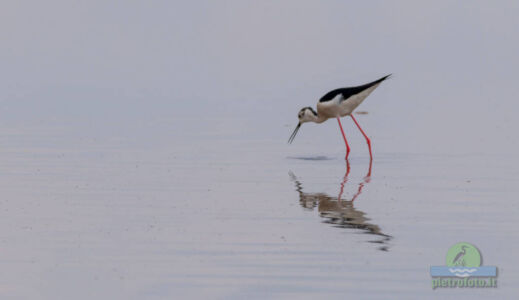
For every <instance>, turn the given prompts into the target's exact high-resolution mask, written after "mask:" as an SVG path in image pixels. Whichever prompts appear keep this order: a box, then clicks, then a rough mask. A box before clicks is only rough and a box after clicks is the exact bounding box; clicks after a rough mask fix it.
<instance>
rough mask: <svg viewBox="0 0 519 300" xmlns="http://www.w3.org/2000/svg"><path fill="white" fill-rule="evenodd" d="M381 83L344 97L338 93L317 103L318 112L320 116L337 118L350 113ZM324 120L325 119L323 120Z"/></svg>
mask: <svg viewBox="0 0 519 300" xmlns="http://www.w3.org/2000/svg"><path fill="white" fill-rule="evenodd" d="M379 85H380V83H379V84H376V85H374V86H372V87H370V88H368V89H365V90H364V91H362V92H360V93H358V94H356V95H353V96H351V97H349V98H348V99H344V98H343V97H342V95H341V94H339V95H337V96H336V97H335V98H333V99H332V100H330V101H326V102H319V103H317V114H318V115H319V118H320V119H321V118H326V119H330V118H337V117H344V116H348V115H350V114H351V113H352V112H353V110H355V108H357V106H359V105H360V104H361V103H362V101H364V99H366V97H368V96H369V94H371V92H372V91H373V90H374V89H376V88H377V87H378V86H379ZM323 121H324V120H323Z"/></svg>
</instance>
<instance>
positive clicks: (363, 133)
mask: <svg viewBox="0 0 519 300" xmlns="http://www.w3.org/2000/svg"><path fill="white" fill-rule="evenodd" d="M350 117H351V119H352V120H353V122H355V125H357V127H358V128H359V130H360V132H361V133H362V135H363V136H364V137H365V138H366V143H368V148H369V157H370V158H371V159H373V154H372V153H371V141H370V139H369V137H368V136H367V135H366V133H365V132H364V130H362V128H360V125H359V123H358V122H357V120H355V117H354V116H353V114H351V115H350Z"/></svg>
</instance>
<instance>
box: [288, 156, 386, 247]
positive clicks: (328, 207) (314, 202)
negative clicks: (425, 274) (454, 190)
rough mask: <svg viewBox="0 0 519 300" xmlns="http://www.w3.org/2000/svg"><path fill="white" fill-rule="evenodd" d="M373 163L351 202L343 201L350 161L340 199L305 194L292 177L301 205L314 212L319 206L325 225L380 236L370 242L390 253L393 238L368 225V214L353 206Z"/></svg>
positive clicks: (347, 165)
mask: <svg viewBox="0 0 519 300" xmlns="http://www.w3.org/2000/svg"><path fill="white" fill-rule="evenodd" d="M371 163H372V162H371V161H370V164H369V170H368V174H367V175H366V177H364V181H362V182H361V183H360V184H359V188H358V190H357V192H356V193H355V195H353V197H352V199H351V200H349V201H348V200H341V196H342V193H343V191H344V186H345V184H346V183H347V182H348V175H349V173H350V164H349V162H348V161H346V174H345V175H344V178H343V181H342V183H341V188H340V192H339V196H338V197H331V196H329V195H327V194H325V193H305V192H303V185H302V184H301V182H300V181H299V180H298V179H297V178H296V176H295V175H294V174H293V173H292V172H290V177H291V178H292V180H293V181H294V183H295V185H296V190H297V192H298V193H299V204H300V205H301V206H302V207H304V208H306V209H308V210H313V209H314V208H315V207H316V206H317V209H318V211H319V213H320V215H321V217H323V218H324V219H325V221H324V223H327V224H331V225H333V226H334V227H339V228H351V229H358V230H362V231H363V232H364V233H367V234H371V235H376V236H379V237H380V239H377V240H373V241H370V242H371V243H378V244H382V245H381V246H380V247H379V248H378V249H379V250H382V251H388V244H387V243H388V242H389V240H391V238H392V237H391V236H390V235H387V234H384V233H382V231H381V229H380V227H379V226H378V225H376V224H372V223H368V221H369V220H370V219H369V218H367V217H366V213H364V212H363V211H360V210H358V209H356V208H355V207H354V206H353V202H354V201H355V199H356V198H357V197H358V196H359V195H360V193H361V192H362V188H363V187H364V185H365V184H366V183H368V182H369V180H370V176H371V165H372V164H371Z"/></svg>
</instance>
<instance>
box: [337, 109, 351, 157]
mask: <svg viewBox="0 0 519 300" xmlns="http://www.w3.org/2000/svg"><path fill="white" fill-rule="evenodd" d="M337 122H339V128H340V129H341V133H342V137H343V138H344V143H345V144H346V160H348V155H350V145H348V140H346V135H345V134H344V130H343V129H342V124H341V119H340V118H339V117H337Z"/></svg>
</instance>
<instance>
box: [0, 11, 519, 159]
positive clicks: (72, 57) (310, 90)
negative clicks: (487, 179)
mask: <svg viewBox="0 0 519 300" xmlns="http://www.w3.org/2000/svg"><path fill="white" fill-rule="evenodd" d="M518 13H519V4H518V3H517V2H516V1H499V2H489V1H470V2H459V1H429V2H416V1H371V2H363V1H348V2H344V1H325V2H322V1H218V2H214V1H194V2H193V1H151V2H142V1H124V2H117V1H113V2H112V1H110V2H105V1H88V2H80V1H45V2H40V1H3V2H2V4H1V12H0V14H1V15H0V20H1V21H0V22H1V23H0V25H1V26H0V28H1V29H0V38H1V40H2V47H1V49H0V58H1V61H2V68H1V71H0V76H1V77H0V79H1V82H2V88H1V89H0V97H1V98H0V101H1V103H0V105H1V106H0V113H1V114H2V118H1V121H0V122H2V123H1V125H2V127H3V128H12V127H13V126H15V125H19V124H23V126H27V125H29V124H32V125H35V126H38V125H37V124H40V123H41V122H43V123H52V124H54V125H56V126H58V127H61V126H66V127H70V126H76V125H77V126H87V127H88V131H92V130H99V131H101V132H102V133H107V134H110V135H121V136H126V137H127V136H131V135H132V134H133V133H134V132H135V131H137V132H139V133H146V134H149V132H148V131H147V130H146V128H145V127H146V126H149V123H150V122H158V121H163V122H171V120H175V119H179V118H185V117H186V116H190V117H196V118H200V120H199V121H198V124H208V123H207V119H208V118H212V117H215V116H220V115H222V116H232V117H238V116H240V117H242V119H239V120H233V122H235V123H239V126H237V127H239V129H237V130H241V131H242V132H241V133H243V134H245V133H246V132H247V131H254V132H255V133H256V134H260V135H261V136H262V137H273V136H275V137H278V136H279V138H280V139H281V137H283V139H285V138H286V136H288V135H289V134H290V132H289V131H290V130H287V131H286V132H282V131H281V130H279V125H280V124H285V123H290V126H294V125H293V124H295V122H296V120H295V119H296V113H297V110H298V109H299V108H300V107H302V106H306V105H313V104H314V103H315V102H316V100H317V99H318V98H319V97H320V96H321V95H322V94H323V93H325V92H326V91H328V90H330V89H332V88H336V87H338V86H345V85H346V86H347V85H354V84H360V83H364V82H367V81H370V80H373V79H375V78H378V77H380V76H382V75H385V74H387V73H393V74H395V75H394V78H393V80H392V81H390V83H388V84H387V85H386V86H384V87H383V89H384V92H383V94H384V97H383V98H382V97H381V98H379V99H377V100H373V101H367V102H366V103H365V104H363V107H362V109H363V110H368V111H370V112H373V113H376V114H377V120H378V121H377V122H379V124H377V125H382V124H383V125H384V126H377V127H375V126H374V127H373V128H377V130H384V129H387V130H390V131H391V132H393V133H394V138H395V139H397V140H398V141H399V142H400V143H406V144H408V146H409V147H410V149H411V150H414V149H416V150H426V151H432V152H434V151H442V152H443V151H445V152H451V151H458V152H465V151H472V152H478V151H484V150H486V149H490V150H492V151H494V150H495V151H498V152H507V153H515V150H517V145H518V144H517V139H516V138H514V135H512V134H511V132H512V130H513V129H515V128H517V124H518V122H517V121H516V118H515V111H516V108H517V107H518V105H517V99H516V96H517V95H518V89H519V88H518V85H517V84H516V78H517V69H518V68H519V65H518V63H519V60H518V59H517V53H519V49H518V48H519V38H518V33H519V32H518V31H519V20H518V19H517V18H516V16H517V14H518ZM381 93H382V92H381ZM252 114H257V115H259V114H264V115H265V117H267V115H268V118H269V119H270V120H271V125H272V123H274V124H273V126H272V127H267V126H269V125H268V124H265V123H264V122H261V120H256V119H254V120H252V118H251V115H252ZM493 117H498V119H499V121H500V122H499V123H495V122H493V120H495V119H494V118H493ZM280 122H283V123H280ZM194 123H195V122H194V121H189V122H185V123H184V122H182V123H179V124H176V125H178V126H177V127H176V128H175V131H176V133H177V134H186V133H190V134H201V131H205V130H208V131H210V130H217V128H218V126H219V123H218V122H216V123H214V122H213V123H211V128H210V129H209V128H204V127H203V126H202V127H198V126H197V125H196V124H194ZM367 126H371V125H367ZM307 127H312V126H307ZM333 127H335V124H333ZM380 127H382V128H380ZM101 128H102V130H101ZM195 128H196V130H195ZM165 131H168V132H169V131H170V130H169V129H168V130H165ZM304 131H309V130H308V129H306V130H303V131H302V133H303V134H304ZM323 131H331V130H330V129H328V130H322V129H319V132H323ZM334 131H335V130H334ZM496 131H504V133H503V134H498V135H496ZM368 132H369V131H368ZM371 133H372V134H376V133H374V132H373V130H371ZM168 134H169V136H164V138H171V134H175V133H173V132H169V133H168ZM417 134H423V135H428V136H429V137H430V138H429V139H427V140H426V141H427V143H426V144H420V145H417V144H415V143H413V141H412V139H413V138H414V137H415V136H416V135H417ZM334 135H335V132H334ZM469 141H478V142H480V144H479V145H478V147H477V148H473V147H472V146H473V144H472V143H471V144H470V147H467V146H464V144H467V143H468V142H469ZM490 145H491V146H490ZM383 146H387V145H382V144H381V145H379V147H383ZM510 147H513V149H512V148H510ZM496 148H498V149H496Z"/></svg>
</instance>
